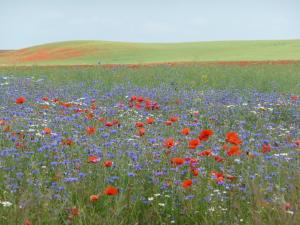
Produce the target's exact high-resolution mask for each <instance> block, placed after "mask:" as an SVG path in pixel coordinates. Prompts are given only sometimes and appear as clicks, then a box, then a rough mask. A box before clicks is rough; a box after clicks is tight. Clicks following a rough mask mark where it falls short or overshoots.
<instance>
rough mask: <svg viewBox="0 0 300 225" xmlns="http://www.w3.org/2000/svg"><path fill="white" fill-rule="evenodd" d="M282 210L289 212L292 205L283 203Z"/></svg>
mask: <svg viewBox="0 0 300 225" xmlns="http://www.w3.org/2000/svg"><path fill="white" fill-rule="evenodd" d="M282 207H283V209H285V210H291V209H292V205H291V203H288V202H287V203H284V204H283V206H282Z"/></svg>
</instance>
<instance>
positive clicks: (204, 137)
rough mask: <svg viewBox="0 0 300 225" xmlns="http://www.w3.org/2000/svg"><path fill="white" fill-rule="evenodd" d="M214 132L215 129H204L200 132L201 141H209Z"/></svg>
mask: <svg viewBox="0 0 300 225" xmlns="http://www.w3.org/2000/svg"><path fill="white" fill-rule="evenodd" d="M213 134H214V131H213V130H210V129H208V130H203V131H201V133H200V134H199V140H200V141H207V140H208V139H209V137H210V136H212V135H213Z"/></svg>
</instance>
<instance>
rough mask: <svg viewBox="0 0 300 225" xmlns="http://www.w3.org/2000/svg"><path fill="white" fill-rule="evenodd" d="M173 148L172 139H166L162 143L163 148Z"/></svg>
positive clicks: (173, 142)
mask: <svg viewBox="0 0 300 225" xmlns="http://www.w3.org/2000/svg"><path fill="white" fill-rule="evenodd" d="M174 146H175V141H174V139H173V138H168V139H166V140H165V141H164V147H166V148H172V147H174Z"/></svg>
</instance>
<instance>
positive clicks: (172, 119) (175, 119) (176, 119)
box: [169, 116, 179, 123]
mask: <svg viewBox="0 0 300 225" xmlns="http://www.w3.org/2000/svg"><path fill="white" fill-rule="evenodd" d="M169 120H170V121H171V122H173V123H175V122H177V121H178V120H179V118H178V117H177V116H172V117H170V119H169Z"/></svg>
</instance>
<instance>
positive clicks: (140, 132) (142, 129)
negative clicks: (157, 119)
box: [138, 127, 146, 136]
mask: <svg viewBox="0 0 300 225" xmlns="http://www.w3.org/2000/svg"><path fill="white" fill-rule="evenodd" d="M145 133H146V129H145V128H143V127H141V128H139V129H138V134H139V136H144V135H145Z"/></svg>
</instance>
